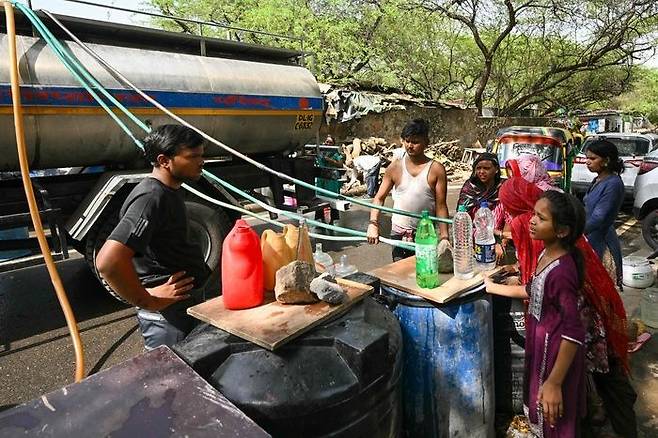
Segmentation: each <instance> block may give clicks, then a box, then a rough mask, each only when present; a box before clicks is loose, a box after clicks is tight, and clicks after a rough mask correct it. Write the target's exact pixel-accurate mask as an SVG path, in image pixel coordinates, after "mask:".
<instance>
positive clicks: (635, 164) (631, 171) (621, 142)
mask: <svg viewBox="0 0 658 438" xmlns="http://www.w3.org/2000/svg"><path fill="white" fill-rule="evenodd" d="M598 139H605V140H608V141H609V142H611V143H614V145H615V146H617V150H618V151H619V157H620V158H621V159H622V160H623V161H624V172H623V173H622V174H621V179H622V181H624V189H625V192H626V198H627V199H631V198H632V197H633V187H634V186H635V177H636V176H637V174H638V170H639V169H640V165H641V164H642V158H644V156H645V155H646V154H647V153H649V152H650V151H653V150H656V149H657V148H658V135H656V134H623V133H619V132H610V133H601V134H596V135H592V136H589V137H587V138H586V139H585V142H584V143H583V148H582V152H581V153H580V154H578V155H576V158H575V160H574V164H573V170H572V173H571V190H572V192H573V193H575V194H577V195H583V194H584V193H585V192H586V191H587V189H588V188H589V187H590V186H591V185H592V181H593V180H594V178H596V174H595V173H593V172H590V171H589V170H588V169H587V158H586V157H585V151H586V150H587V146H588V145H589V144H591V143H592V142H593V141H594V140H598Z"/></svg>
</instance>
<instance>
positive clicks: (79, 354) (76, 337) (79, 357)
mask: <svg viewBox="0 0 658 438" xmlns="http://www.w3.org/2000/svg"><path fill="white" fill-rule="evenodd" d="M3 4H4V7H5V16H6V19H7V36H8V37H9V38H8V42H9V67H10V75H11V97H12V103H13V107H14V127H15V128H16V148H17V150H18V159H19V162H20V165H21V177H22V179H23V187H24V188H25V196H26V197H27V203H28V205H29V206H30V216H31V217H32V223H33V224H34V230H35V231H36V234H37V240H38V241H39V247H40V248H41V253H42V254H43V258H44V260H45V262H46V267H47V268H48V274H50V280H51V281H52V283H53V286H54V287H55V293H56V294H57V299H58V300H59V305H60V306H61V308H62V311H63V312H64V317H65V318H66V325H67V326H68V329H69V332H70V333H71V338H72V339H73V349H74V350H75V381H76V382H79V381H80V380H82V379H83V378H84V376H85V362H84V352H83V348H82V341H81V340H80V333H79V332H78V325H77V323H76V321H75V315H74V314H73V310H71V305H70V304H69V300H68V298H67V297H66V291H65V290H64V285H63V284H62V279H61V278H60V277H59V273H58V272H57V268H56V267H55V261H54V260H53V256H52V254H51V253H50V247H49V246H48V241H47V240H46V236H45V234H44V232H43V225H42V224H41V216H39V208H38V207H37V201H36V199H35V198H34V190H33V189H32V181H31V180H30V168H29V165H28V161H27V150H26V148H25V132H24V129H23V107H22V105H21V94H20V87H19V79H18V57H17V55H16V25H15V23H14V9H13V6H12V4H11V3H10V2H8V1H4V2H3Z"/></svg>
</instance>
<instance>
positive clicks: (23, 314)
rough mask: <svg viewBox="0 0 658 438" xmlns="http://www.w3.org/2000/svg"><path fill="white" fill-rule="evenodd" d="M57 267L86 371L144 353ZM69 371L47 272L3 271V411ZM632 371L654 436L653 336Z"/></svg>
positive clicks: (76, 262) (117, 310) (99, 299)
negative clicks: (73, 316)
mask: <svg viewBox="0 0 658 438" xmlns="http://www.w3.org/2000/svg"><path fill="white" fill-rule="evenodd" d="M458 190H459V186H456V185H455V186H451V187H450V189H449V191H448V204H449V208H450V211H454V210H455V204H456V198H457V194H458ZM388 217H389V216H388V215H385V216H383V224H382V234H387V233H388V231H389V229H390V219H388ZM367 222H368V211H367V210H366V209H363V208H359V207H355V208H354V209H353V210H351V211H350V212H348V213H347V214H344V215H343V218H342V219H341V225H343V226H347V227H350V228H353V229H360V230H365V229H366V226H367ZM617 226H618V229H619V230H620V231H624V232H623V234H622V235H621V238H622V241H623V246H624V254H631V253H636V252H638V253H640V254H644V255H646V254H648V247H647V246H646V245H645V244H644V242H643V241H642V239H641V237H640V227H639V224H635V223H634V221H633V220H632V218H631V217H630V214H628V213H623V214H622V215H621V216H620V218H619V220H618V224H617ZM258 228H259V230H260V229H262V228H263V227H262V226H259V227H258ZM324 246H325V248H326V250H327V251H328V252H329V253H330V254H331V255H332V256H333V257H334V259H335V260H337V259H338V257H339V256H340V255H341V254H347V255H348V257H349V259H350V262H351V263H354V264H356V265H357V267H358V268H359V270H361V271H364V272H365V271H368V270H370V269H373V268H375V267H378V266H382V265H384V264H386V263H390V247H389V246H387V245H384V244H380V245H376V246H373V245H367V244H360V243H359V244H357V243H338V242H327V243H325V244H324ZM58 269H59V272H60V274H61V276H62V280H63V282H64V285H65V287H66V288H67V291H68V293H69V296H70V300H71V303H72V306H73V309H74V311H75V314H76V317H77V318H78V324H79V327H80V330H81V336H82V341H83V343H84V347H85V357H86V361H87V362H86V367H85V369H86V372H87V374H91V373H95V372H97V371H99V370H101V369H105V368H108V367H110V366H112V365H115V364H117V363H119V362H122V361H124V360H126V359H128V358H130V357H133V356H135V355H137V354H139V353H141V352H142V348H143V345H142V340H141V336H140V334H139V330H138V329H137V325H136V321H135V318H134V310H133V309H132V308H130V307H128V306H125V305H123V304H121V303H119V302H118V301H116V300H114V299H113V298H111V297H110V296H109V295H108V294H107V293H105V291H104V290H103V289H102V288H101V287H100V286H99V284H98V282H97V281H96V279H95V278H94V277H93V275H92V274H91V272H90V271H89V269H88V267H87V265H86V263H85V262H84V260H83V259H82V258H81V257H80V256H79V255H78V256H76V257H74V258H72V259H70V260H67V261H63V262H59V263H58ZM639 298H640V293H639V291H633V290H628V291H626V293H625V294H624V300H625V302H626V304H627V310H628V312H629V314H630V315H631V316H634V317H637V316H639V308H638V306H639ZM73 373H74V355H73V348H72V346H71V343H70V340H69V337H68V332H67V330H66V324H65V321H64V318H63V316H62V312H61V310H60V308H59V305H58V303H57V300H56V298H55V294H54V291H53V287H52V285H51V284H50V280H49V278H48V275H47V272H46V270H45V268H44V267H32V268H25V269H20V270H16V271H12V272H8V273H2V274H0V410H2V409H3V408H6V407H10V406H13V405H15V404H18V403H22V402H25V401H28V400H31V399H33V398H35V397H38V396H40V395H41V394H44V393H46V392H49V391H52V390H54V389H57V388H59V387H61V386H64V385H66V384H68V383H70V382H71V381H72V376H73ZM633 374H634V377H635V381H634V384H635V386H636V388H638V392H639V393H640V399H639V401H638V405H637V411H638V414H639V415H640V416H641V423H642V431H643V432H642V433H643V435H642V436H646V437H649V436H658V432H656V431H658V337H657V339H656V340H654V341H652V342H649V343H648V344H647V345H646V346H645V347H644V349H643V350H641V351H640V352H639V353H637V354H636V355H635V356H634V360H633Z"/></svg>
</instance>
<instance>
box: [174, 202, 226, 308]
mask: <svg viewBox="0 0 658 438" xmlns="http://www.w3.org/2000/svg"><path fill="white" fill-rule="evenodd" d="M185 206H186V208H187V220H188V223H189V233H190V240H191V241H192V242H195V243H197V244H198V245H199V246H201V253H202V254H203V259H204V260H205V262H206V264H207V265H208V267H210V269H211V270H212V274H211V275H210V277H209V278H208V280H207V281H206V285H205V287H204V289H205V298H206V299H208V298H214V297H216V296H219V295H220V291H221V282H222V275H221V263H220V262H221V260H222V244H223V243H224V238H225V237H226V235H227V234H228V233H229V231H231V227H232V224H231V220H230V219H229V218H228V216H227V215H226V213H224V211H223V210H222V209H221V208H219V207H210V206H208V205H206V204H201V203H199V202H194V201H185Z"/></svg>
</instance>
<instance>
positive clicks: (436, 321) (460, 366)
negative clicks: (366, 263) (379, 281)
mask: <svg viewBox="0 0 658 438" xmlns="http://www.w3.org/2000/svg"><path fill="white" fill-rule="evenodd" d="M382 293H383V294H384V295H385V296H387V298H388V300H389V301H390V302H392V303H393V305H394V306H395V308H394V310H393V313H394V314H395V315H396V317H397V318H398V320H399V321H400V327H401V329H402V342H403V353H402V355H403V356H402V361H403V371H402V397H403V415H404V431H405V435H406V436H407V437H424V438H432V437H437V438H444V437H455V438H457V437H468V438H479V437H482V438H485V437H487V438H488V437H493V436H494V415H495V414H494V374H493V324H492V313H491V297H490V296H488V295H487V294H485V293H484V292H483V287H482V286H481V287H480V288H478V289H476V290H474V291H473V293H469V294H468V296H466V297H464V298H460V299H458V300H455V301H453V302H450V303H448V304H445V305H439V304H434V303H431V302H429V301H427V300H425V299H424V298H420V297H417V296H415V295H410V294H407V293H405V292H402V291H400V290H397V289H393V288H390V287H388V286H384V285H382Z"/></svg>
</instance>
